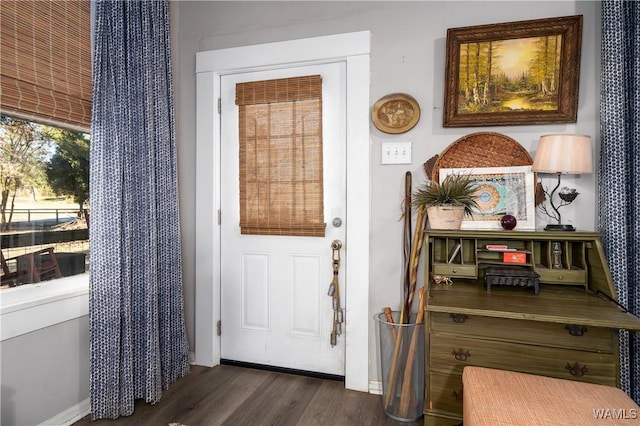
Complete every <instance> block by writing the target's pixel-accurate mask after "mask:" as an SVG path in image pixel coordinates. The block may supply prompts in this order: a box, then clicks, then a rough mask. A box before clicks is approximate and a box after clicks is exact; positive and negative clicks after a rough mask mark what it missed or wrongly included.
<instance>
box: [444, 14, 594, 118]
mask: <svg viewBox="0 0 640 426" xmlns="http://www.w3.org/2000/svg"><path fill="white" fill-rule="evenodd" d="M581 44H582V15H576V16H566V17H558V18H547V19H534V20H529V21H518V22H508V23H502V24H489V25H479V26H472V27H461V28H450V29H448V30H447V45H446V65H445V68H446V69H445V96H444V97H445V99H444V110H443V126H444V127H467V126H501V125H503V126H509V125H524V124H549V123H575V122H576V120H577V115H578V83H579V78H580V49H581Z"/></svg>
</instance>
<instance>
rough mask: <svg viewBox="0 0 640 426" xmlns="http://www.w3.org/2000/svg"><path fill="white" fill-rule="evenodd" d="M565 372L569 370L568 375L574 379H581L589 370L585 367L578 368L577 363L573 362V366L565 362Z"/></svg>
mask: <svg viewBox="0 0 640 426" xmlns="http://www.w3.org/2000/svg"><path fill="white" fill-rule="evenodd" d="M564 368H565V370H569V373H570V374H571V375H572V376H575V377H582V376H584V373H588V372H589V369H588V368H587V366H586V365H583V366H580V364H578V363H577V362H574V363H573V365H571V364H570V363H568V362H567V366H566V367H564Z"/></svg>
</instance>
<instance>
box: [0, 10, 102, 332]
mask: <svg viewBox="0 0 640 426" xmlns="http://www.w3.org/2000/svg"><path fill="white" fill-rule="evenodd" d="M0 28H2V37H1V38H0V92H1V93H2V96H0V113H1V115H2V120H3V122H7V121H8V120H11V119H13V120H16V121H18V120H22V121H23V122H26V123H28V125H29V126H32V128H33V130H34V131H35V132H36V133H37V132H40V131H42V130H46V131H48V132H49V131H50V132H59V133H61V132H69V133H73V134H79V135H81V139H82V140H83V141H84V142H86V143H88V137H87V136H86V134H85V133H84V132H88V131H89V129H90V121H91V85H92V81H91V79H92V76H91V2H90V0H65V1H37V0H17V1H15V0H2V2H0ZM36 123H39V124H36ZM45 125H46V126H48V127H47V128H46V129H45V127H46V126H45ZM4 135H6V133H5V134H4ZM4 135H3V137H4ZM31 142H35V143H34V144H29V145H30V146H31V147H32V148H36V147H37V148H38V155H34V157H31V158H36V159H37V162H38V164H31V165H30V167H31V166H34V167H35V166H37V165H39V167H40V168H38V167H35V168H34V169H33V170H38V172H37V173H36V172H34V173H27V174H23V175H22V176H27V177H28V179H26V180H21V181H19V182H12V184H13V185H14V186H16V185H17V186H19V187H20V189H19V190H17V191H15V192H12V191H11V190H9V192H8V193H7V195H6V197H5V200H6V202H7V204H6V205H4V206H3V211H4V212H5V213H6V214H8V215H10V213H11V207H13V209H14V210H13V216H11V217H10V218H9V217H7V216H5V225H6V222H10V224H11V228H15V227H16V226H17V224H18V223H21V226H22V227H24V229H21V230H15V229H11V230H9V229H8V230H7V231H5V232H3V233H2V234H1V235H0V238H1V239H2V245H1V247H2V252H3V257H4V255H6V257H7V258H12V257H15V256H16V255H19V254H21V253H27V252H34V251H39V250H41V249H45V248H48V247H50V246H53V247H54V252H55V253H56V260H57V261H58V263H59V264H58V267H59V268H60V269H61V271H60V275H65V274H68V273H69V270H70V269H69V268H72V270H75V271H80V270H84V269H85V268H86V262H88V258H86V261H85V264H82V262H81V261H78V258H81V257H82V256H81V255H80V256H78V255H77V253H84V254H85V257H86V252H88V246H87V243H86V242H87V240H88V230H87V229H86V227H85V228H84V229H66V230H65V229H64V227H67V228H69V227H71V225H70V223H72V222H76V224H77V225H78V227H79V224H80V223H81V222H82V221H83V219H84V214H82V215H80V216H78V211H79V207H78V206H77V205H76V204H77V203H75V202H74V201H73V196H71V197H69V191H66V190H61V189H59V188H58V189H54V187H52V186H51V185H50V184H49V183H48V179H47V177H46V168H45V170H43V168H42V167H41V166H42V165H43V164H46V163H47V161H48V160H53V159H54V158H55V157H56V153H60V149H61V148H60V146H59V144H58V143H56V142H55V140H52V139H50V138H47V137H44V136H43V137H39V136H38V137H36V138H33V139H31ZM10 165H12V166H11V167H13V165H15V163H14V162H10V161H5V159H4V158H3V159H2V160H1V162H0V166H1V167H2V172H3V173H4V174H5V176H6V175H8V174H14V173H15V172H16V170H8V169H9V166H10ZM30 188H34V190H33V191H31V190H30ZM56 192H59V193H60V195H59V196H56V195H55V194H56ZM13 194H15V197H16V198H15V199H14V198H13ZM34 194H35V198H36V200H37V201H47V202H48V205H47V206H46V208H47V209H48V210H47V211H46V212H43V211H36V210H35V209H34V208H31V207H33V206H31V207H27V206H25V205H22V204H20V203H18V202H19V201H20V202H21V201H22V200H21V198H20V197H26V198H25V199H26V200H29V197H31V198H30V200H31V201H32V200H33V196H34ZM58 197H60V198H59V199H58ZM45 198H52V199H49V200H44V199H45ZM53 198H56V199H53ZM12 201H15V204H13V205H12ZM31 201H29V202H31ZM19 210H21V211H19ZM25 210H26V211H25ZM46 215H50V216H49V217H46ZM56 221H57V224H56ZM55 227H58V228H57V229H58V231H57V232H58V234H57V235H56V236H55V238H53V239H54V240H56V239H60V238H61V235H62V234H64V235H65V238H64V239H67V240H68V241H53V240H51V238H52V235H54V234H53V229H51V228H55ZM60 228H61V229H60ZM14 231H16V232H14ZM81 241H82V242H81ZM58 253H60V255H58ZM63 253H71V255H68V256H67V255H63ZM39 256H41V257H39V258H33V257H31V258H30V257H29V256H27V257H26V258H24V257H23V258H22V260H21V262H22V264H23V265H24V264H25V262H32V261H33V262H37V261H40V262H41V263H42V262H44V263H50V259H51V257H50V256H49V253H48V252H42V253H39ZM18 261H19V260H18V259H14V260H11V261H9V262H8V263H9V266H8V268H7V269H8V271H9V272H18V271H19V270H20V268H22V266H19V265H18ZM61 264H62V265H61ZM40 266H42V265H40ZM47 272H48V273H49V274H50V273H51V272H50V271H47ZM2 274H3V275H5V271H4V270H3V272H2ZM53 274H54V275H57V274H58V273H57V272H56V271H55V270H54V272H53ZM43 276H44V278H48V277H49V276H50V275H44V274H43ZM30 279H32V278H30ZM17 283H18V282H14V281H12V282H11V284H12V285H13V284H17ZM41 283H42V284H37V283H36V284H32V285H19V286H17V287H15V288H13V289H9V290H2V297H1V300H2V305H1V314H2V321H3V323H4V324H7V326H6V327H3V333H2V339H3V340H4V339H5V338H11V337H15V335H16V333H17V334H18V335H19V334H22V333H27V332H29V331H33V330H36V329H38V328H41V327H45V326H47V325H51V324H55V323H57V322H60V321H65V320H68V319H70V318H72V317H74V316H75V317H77V316H80V315H86V312H87V309H88V306H85V305H86V297H87V296H86V294H87V291H88V277H87V275H86V274H79V275H75V276H70V277H63V278H60V279H57V280H55V281H53V280H48V281H41ZM54 283H55V285H50V284H54ZM3 284H4V283H3ZM8 285H9V283H7V286H8ZM71 301H74V302H71ZM49 302H55V303H49ZM61 303H62V305H61ZM65 303H75V304H73V305H69V304H65ZM78 303H79V304H78ZM63 305H64V306H63ZM25 309H29V311H24V310H25ZM33 309H37V311H34V310H33ZM27 312H28V315H27ZM25 315H26V316H25ZM14 318H15V321H13V319H14ZM10 330H13V334H11V335H8V334H6V333H5V331H6V332H7V333H8V332H9V331H10Z"/></svg>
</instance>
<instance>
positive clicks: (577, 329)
mask: <svg viewBox="0 0 640 426" xmlns="http://www.w3.org/2000/svg"><path fill="white" fill-rule="evenodd" d="M564 329H565V330H569V334H570V335H572V336H583V335H584V333H586V332H587V331H588V330H587V327H585V326H584V325H576V324H567V325H565V326H564Z"/></svg>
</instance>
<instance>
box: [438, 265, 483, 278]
mask: <svg viewBox="0 0 640 426" xmlns="http://www.w3.org/2000/svg"><path fill="white" fill-rule="evenodd" d="M433 274H434V275H444V276H445V277H449V278H454V277H459V278H478V267H477V266H476V265H460V264H454V263H434V265H433Z"/></svg>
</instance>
